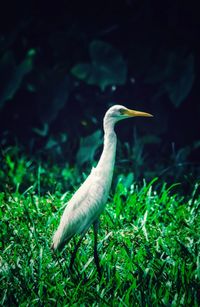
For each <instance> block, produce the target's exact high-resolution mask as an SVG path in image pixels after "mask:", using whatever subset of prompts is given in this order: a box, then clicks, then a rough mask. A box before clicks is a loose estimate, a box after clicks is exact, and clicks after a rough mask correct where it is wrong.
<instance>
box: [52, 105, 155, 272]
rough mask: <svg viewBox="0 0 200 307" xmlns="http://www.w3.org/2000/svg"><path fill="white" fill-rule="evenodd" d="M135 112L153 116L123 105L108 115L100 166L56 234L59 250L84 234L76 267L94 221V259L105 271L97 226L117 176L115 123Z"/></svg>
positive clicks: (55, 244)
mask: <svg viewBox="0 0 200 307" xmlns="http://www.w3.org/2000/svg"><path fill="white" fill-rule="evenodd" d="M135 116H144V117H152V115H151V114H149V113H146V112H140V111H135V110H130V109H128V108H126V107H124V106H121V105H114V106H112V107H111V108H109V109H108V111H107V112H106V114H105V116H104V120H103V128H104V146H103V152H102V155H101V157H100V160H99V162H98V164H97V166H96V167H95V168H92V170H91V173H90V175H89V176H88V177H87V179H86V180H85V181H84V182H83V184H82V185H81V186H80V188H79V189H78V190H77V191H76V193H75V194H74V195H73V196H72V198H71V199H70V200H69V202H68V203H67V206H66V208H65V210H64V212H63V215H62V217H61V220H60V224H59V226H58V229H57V230H56V232H55V234H54V236H53V243H52V249H53V250H57V249H61V248H62V247H63V246H64V245H65V244H66V243H68V242H69V240H70V239H71V238H72V237H73V236H74V235H75V234H80V235H81V238H80V240H79V242H78V244H77V245H76V247H75V250H74V252H73V254H72V257H71V264H70V268H72V265H73V262H74V259H75V255H76V252H77V250H78V247H79V246H80V243H81V240H82V238H83V236H84V235H85V233H86V232H87V230H88V228H89V227H90V226H91V225H92V224H93V225H94V234H95V237H94V259H95V263H96V266H97V270H98V272H99V274H101V270H100V265H99V259H98V254H97V229H98V218H99V216H100V214H101V213H102V212H103V210H104V208H105V205H106V202H107V199H108V195H109V190H110V187H111V183H112V177H113V170H114V163H115V155H116V145H117V136H116V133H115V131H114V126H115V124H116V123H117V122H118V121H120V120H122V119H126V118H130V117H135Z"/></svg>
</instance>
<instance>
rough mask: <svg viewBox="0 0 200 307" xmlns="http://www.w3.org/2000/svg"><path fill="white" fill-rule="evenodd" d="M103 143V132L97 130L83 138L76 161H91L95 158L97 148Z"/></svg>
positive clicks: (82, 162) (79, 162)
mask: <svg viewBox="0 0 200 307" xmlns="http://www.w3.org/2000/svg"><path fill="white" fill-rule="evenodd" d="M101 145H102V132H101V130H97V131H95V132H94V133H92V134H91V135H89V136H87V137H85V138H82V139H81V143H80V147H79V150H78V152H77V155H76V161H77V163H78V164H80V165H82V164H84V163H85V162H91V161H93V160H94V155H95V152H96V150H97V148H99V147H100V146H101Z"/></svg>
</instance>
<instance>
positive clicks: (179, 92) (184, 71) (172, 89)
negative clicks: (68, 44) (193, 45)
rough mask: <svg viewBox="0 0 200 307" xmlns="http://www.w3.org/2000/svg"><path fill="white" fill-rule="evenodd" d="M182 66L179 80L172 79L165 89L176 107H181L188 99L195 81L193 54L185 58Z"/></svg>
mask: <svg viewBox="0 0 200 307" xmlns="http://www.w3.org/2000/svg"><path fill="white" fill-rule="evenodd" d="M181 64H182V65H181V67H180V68H179V74H178V78H177V79H176V80H173V79H171V80H169V81H167V82H166V83H165V89H166V91H167V92H168V95H169V98H170V100H171V101H172V102H173V104H174V106H175V107H179V106H180V104H181V103H182V102H183V101H184V100H185V98H187V96H188V95H189V93H190V91H191V89H192V86H193V83H194V79H195V74H194V56H193V54H190V55H189V56H188V57H187V58H185V59H184V60H183V61H182V63H181Z"/></svg>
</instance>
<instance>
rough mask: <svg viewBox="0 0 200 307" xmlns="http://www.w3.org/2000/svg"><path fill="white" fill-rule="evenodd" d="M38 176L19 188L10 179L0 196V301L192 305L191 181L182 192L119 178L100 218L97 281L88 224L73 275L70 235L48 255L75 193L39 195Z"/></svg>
mask: <svg viewBox="0 0 200 307" xmlns="http://www.w3.org/2000/svg"><path fill="white" fill-rule="evenodd" d="M9 163H10V162H9ZM40 170H41V167H40ZM38 174H39V172H38ZM39 175H40V174H39ZM39 175H38V176H37V180H36V181H35V184H33V185H32V186H30V188H29V189H28V190H26V191H25V192H23V191H20V192H19V190H20V187H19V184H17V183H16V189H13V190H12V189H11V188H9V186H7V187H6V188H5V189H4V191H3V192H1V193H0V229H1V232H0V290H1V291H0V305H3V306H198V296H197V293H198V289H199V278H200V267H199V265H200V256H199V237H200V236H199V233H200V232H199V225H200V219H199V215H198V210H199V206H200V196H199V194H198V189H199V184H198V183H196V185H195V187H194V189H193V191H192V193H191V195H187V196H182V195H179V186H178V185H173V186H171V187H169V186H168V185H167V184H163V185H162V187H161V188H156V184H157V183H158V180H156V179H154V180H153V181H152V182H150V183H149V184H146V183H145V182H144V183H143V185H142V186H140V187H138V186H137V185H136V184H135V183H130V182H129V183H128V184H127V177H124V176H121V177H120V178H119V180H118V184H117V186H116V188H115V190H114V191H113V195H112V197H111V198H110V199H109V201H108V204H107V206H106V210H105V211H104V213H103V215H102V216H101V222H100V232H99V244H98V249H99V255H100V258H101V266H102V270H103V276H102V279H101V280H99V277H98V274H97V270H96V267H95V265H94V259H93V232H92V228H91V229H90V231H89V232H88V233H87V235H86V236H85V238H84V240H83V242H82V244H81V247H80V249H79V251H78V254H77V257H76V260H75V268H74V272H69V270H68V267H69V261H70V255H71V252H72V250H73V248H74V244H75V242H74V241H73V240H71V241H70V242H69V244H68V245H67V246H66V247H65V249H64V251H63V252H62V253H61V254H52V252H51V250H50V245H51V238H52V235H53V233H54V231H55V229H56V227H57V225H58V223H59V218H60V216H61V214H62V212H63V208H64V206H65V203H66V201H67V200H68V199H69V198H70V196H71V193H72V192H74V191H71V192H70V193H65V194H63V193H61V192H58V191H57V192H55V193H51V194H50V193H45V194H43V193H41V189H42V183H39V180H40V178H39V177H40V176H39ZM129 181H130V180H129ZM20 183H21V181H20ZM111 194H112V193H111ZM77 239H78V238H76V241H77Z"/></svg>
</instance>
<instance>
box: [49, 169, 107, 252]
mask: <svg viewBox="0 0 200 307" xmlns="http://www.w3.org/2000/svg"><path fill="white" fill-rule="evenodd" d="M107 196H108V191H107V187H106V186H104V185H103V184H102V180H100V178H99V177H98V176H95V173H94V172H91V174H90V175H89V176H88V178H87V179H86V181H85V182H84V183H83V184H82V185H81V187H80V188H79V189H78V190H77V191H76V193H75V194H74V195H73V197H72V198H71V199H70V201H69V202H68V204H67V206H66V208H65V210H64V213H63V215H62V217H61V221H60V225H59V227H58V229H57V231H56V233H55V235H54V238H53V246H54V248H55V249H56V248H59V246H61V245H63V243H64V242H65V243H66V242H67V241H69V240H70V239H71V237H72V236H73V235H75V234H76V233H79V234H80V233H83V232H85V231H87V229H88V228H89V227H90V225H91V224H92V223H93V222H94V221H95V220H96V219H97V218H98V216H99V215H100V214H101V212H102V211H103V209H104V206H105V203H106V201H107Z"/></svg>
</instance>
